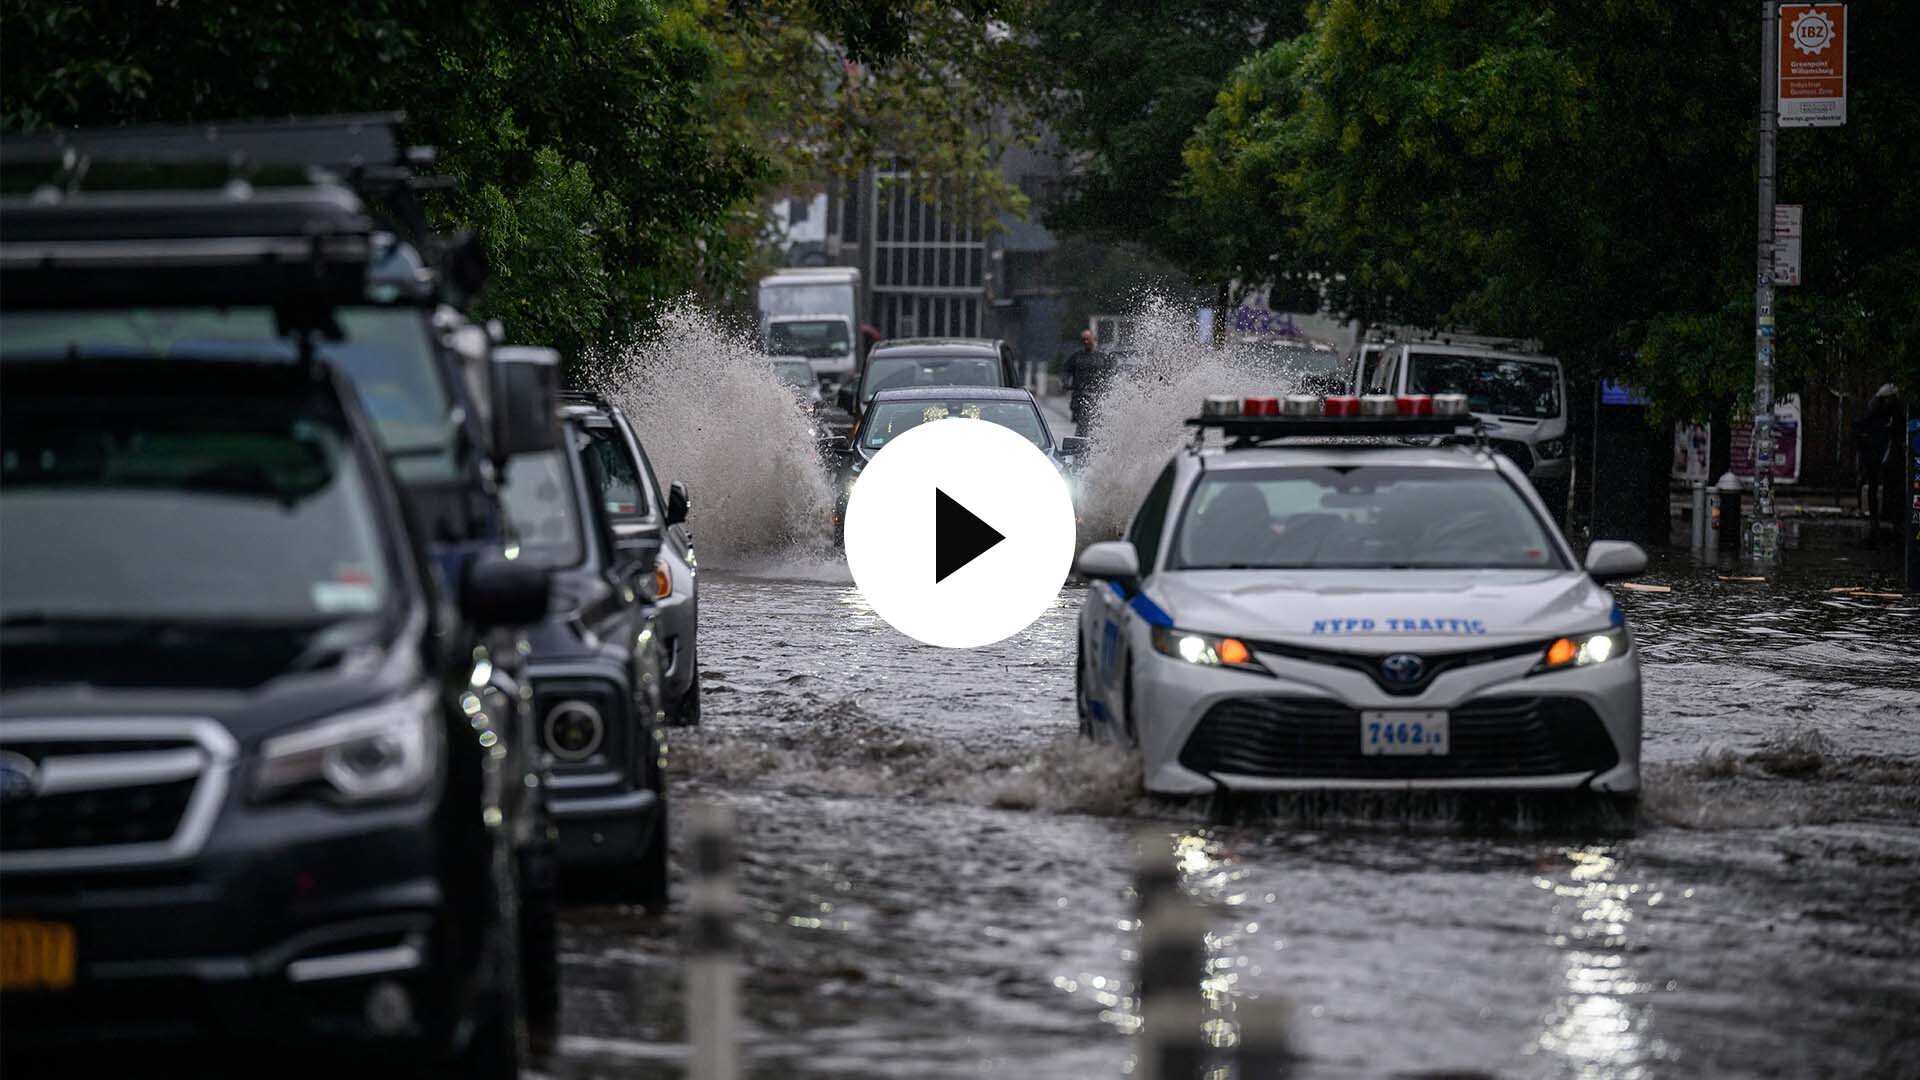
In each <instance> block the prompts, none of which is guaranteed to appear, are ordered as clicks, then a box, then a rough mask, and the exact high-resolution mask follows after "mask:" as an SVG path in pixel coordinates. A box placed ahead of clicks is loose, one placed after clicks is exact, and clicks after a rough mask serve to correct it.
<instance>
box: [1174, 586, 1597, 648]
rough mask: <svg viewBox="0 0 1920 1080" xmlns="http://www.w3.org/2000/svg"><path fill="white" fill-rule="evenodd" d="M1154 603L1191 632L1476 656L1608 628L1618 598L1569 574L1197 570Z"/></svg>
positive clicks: (1335, 645) (1175, 622)
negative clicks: (1477, 646)
mask: <svg viewBox="0 0 1920 1080" xmlns="http://www.w3.org/2000/svg"><path fill="white" fill-rule="evenodd" d="M1146 595H1147V599H1148V600H1149V601H1150V602H1151V603H1153V604H1155V605H1157V606H1158V607H1159V608H1160V609H1161V611H1162V612H1163V613H1164V614H1165V615H1167V616H1168V617H1169V618H1170V619H1171V620H1172V622H1173V624H1174V625H1176V626H1179V627H1181V628H1183V629H1190V630H1200V631H1209V632H1213V633H1221V634H1234V635H1239V636H1244V637H1251V638H1261V639H1267V640H1275V641H1287V642H1292V643H1296V644H1309V645H1313V644H1318V645H1321V646H1324V647H1328V648H1347V649H1352V650H1354V651H1356V652H1385V651H1388V650H1393V649H1400V648H1407V647H1419V648H1443V649H1444V648H1471V647H1473V645H1472V643H1473V642H1484V643H1488V644H1494V643H1501V642H1515V641H1526V640H1531V639H1535V638H1546V637H1555V636H1558V635H1560V634H1570V633H1579V632H1584V631H1589V630H1596V629H1601V628H1604V627H1606V626H1608V625H1610V624H1616V623H1618V622H1620V621H1621V618H1622V617H1621V615H1620V613H1619V608H1618V607H1617V606H1616V605H1615V604H1614V601H1613V596H1612V594H1611V593H1609V592H1607V590H1606V589H1604V588H1602V587H1600V586H1599V585H1598V584H1596V583H1595V582H1594V581H1593V579H1592V578H1590V577H1588V576H1587V575H1586V574H1584V573H1581V572H1578V571H1567V570H1551V571H1546V570H1425V571H1409V570H1388V571H1358V570H1312V571H1300V570H1187V571H1175V572H1170V573H1162V574H1160V575H1158V576H1157V577H1155V578H1154V579H1153V582H1152V584H1151V585H1150V586H1149V588H1148V589H1147V594H1146Z"/></svg>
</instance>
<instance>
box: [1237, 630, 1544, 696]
mask: <svg viewBox="0 0 1920 1080" xmlns="http://www.w3.org/2000/svg"><path fill="white" fill-rule="evenodd" d="M1247 644H1248V645H1249V646H1250V647H1251V648H1252V649H1253V651H1254V652H1255V653H1270V654H1272V655H1274V656H1284V657H1286V658H1287V659H1289V660H1304V661H1306V662H1307V663H1310V664H1327V665H1329V666H1332V667H1342V668H1346V669H1347V670H1349V671H1358V672H1361V673H1363V674H1365V675H1366V676H1367V677H1368V678H1370V679H1372V680H1373V684H1374V685H1375V686H1378V687H1379V688H1380V689H1381V690H1383V691H1385V692H1387V693H1389V694H1393V695H1395V696H1396V697H1406V696H1410V695H1415V694H1424V693H1426V692H1427V687H1429V686H1432V685H1433V680H1435V679H1437V678H1439V677H1440V676H1441V675H1444V674H1446V673H1447V672H1449V671H1453V670H1455V669H1458V668H1463V667H1471V666H1473V665H1475V664H1490V663H1493V662H1494V661H1496V660H1511V659H1513V658H1514V657H1516V656H1528V655H1533V656H1538V655H1541V654H1544V653H1545V652H1546V650H1547V646H1548V645H1549V644H1550V642H1546V641H1524V642H1520V643H1517V644H1511V643H1510V644H1506V645H1494V646H1490V647H1488V648H1484V649H1464V650H1460V651H1457V652H1437V653H1413V654H1411V655H1414V656H1417V657H1419V659H1420V673H1419V675H1418V676H1417V677H1416V678H1413V679H1409V680H1407V681H1405V682H1401V681H1397V680H1395V679H1393V678H1390V677H1389V676H1388V675H1387V673H1386V671H1385V669H1384V668H1383V667H1382V664H1383V663H1384V662H1385V661H1386V659H1387V658H1388V657H1390V656H1400V655H1408V654H1405V653H1355V652H1342V651H1341V650H1339V649H1320V648H1314V647H1311V646H1307V645H1295V644H1292V643H1290V642H1284V641H1258V640H1248V641H1247Z"/></svg>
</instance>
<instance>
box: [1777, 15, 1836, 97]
mask: <svg viewBox="0 0 1920 1080" xmlns="http://www.w3.org/2000/svg"><path fill="white" fill-rule="evenodd" d="M1779 79H1780V126H1781V127H1838V126H1840V125H1842V124H1844V123H1846V122H1847V6H1846V5H1845V4H1781V5H1780V71H1779Z"/></svg>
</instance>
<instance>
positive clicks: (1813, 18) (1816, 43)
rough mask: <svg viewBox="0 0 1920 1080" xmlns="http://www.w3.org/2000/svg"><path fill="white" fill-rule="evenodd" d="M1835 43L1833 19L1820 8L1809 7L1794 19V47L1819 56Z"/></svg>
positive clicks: (1809, 54) (1810, 54)
mask: <svg viewBox="0 0 1920 1080" xmlns="http://www.w3.org/2000/svg"><path fill="white" fill-rule="evenodd" d="M1831 44H1833V20H1832V19H1829V18H1827V16H1826V13H1825V12H1823V11H1821V10H1820V9H1819V8H1809V9H1808V10H1806V11H1803V12H1801V13H1800V17H1799V18H1797V19H1795V20H1793V47H1794V48H1796V49H1799V50H1800V51H1801V52H1803V53H1806V54H1807V55H1808V56H1818V55H1820V54H1821V53H1823V52H1825V51H1826V48H1827V46H1829V45H1831Z"/></svg>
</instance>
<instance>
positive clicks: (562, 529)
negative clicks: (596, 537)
mask: <svg viewBox="0 0 1920 1080" xmlns="http://www.w3.org/2000/svg"><path fill="white" fill-rule="evenodd" d="M501 501H502V502H504V503H505V504H506V508H507V519H508V521H509V522H511V524H512V526H513V534H514V538H515V539H516V540H517V541H519V544H520V557H521V558H523V559H526V560H528V561H529V562H531V563H533V564H534V565H536V566H573V565H575V564H576V563H578V562H579V561H580V560H581V558H582V557H583V554H584V553H583V552H582V551H581V546H580V537H581V528H580V509H579V506H578V505H577V503H576V502H575V499H574V492H573V480H572V477H571V476H569V475H568V473H567V459H566V452H565V451H563V450H546V451H542V452H540V453H537V454H516V455H514V457H512V458H511V459H509V460H508V462H507V473H506V483H505V484H504V485H502V490H501Z"/></svg>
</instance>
